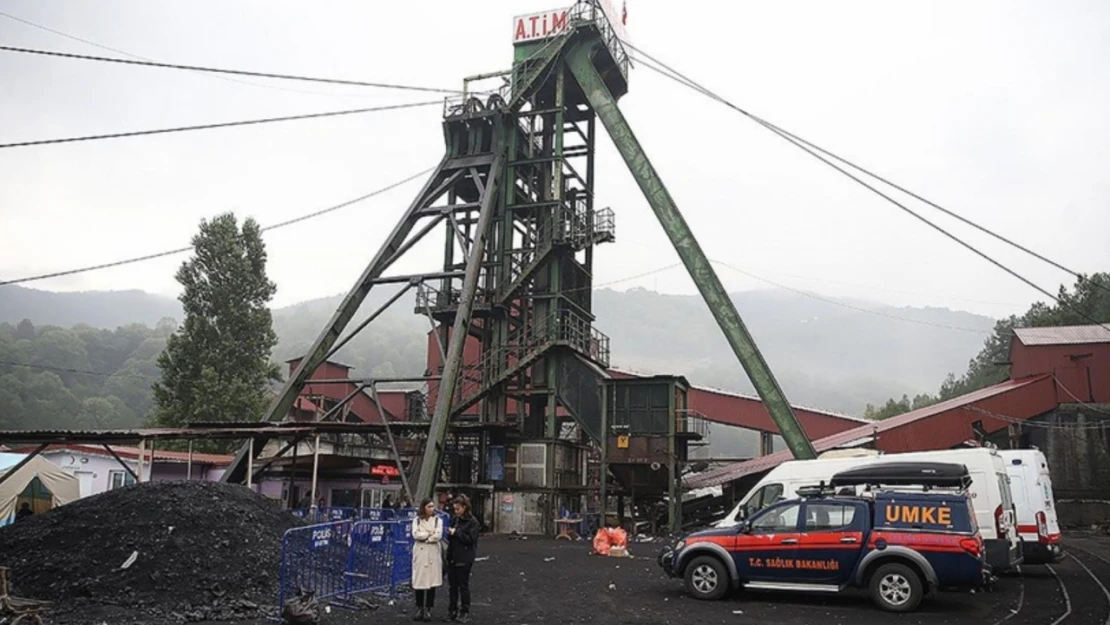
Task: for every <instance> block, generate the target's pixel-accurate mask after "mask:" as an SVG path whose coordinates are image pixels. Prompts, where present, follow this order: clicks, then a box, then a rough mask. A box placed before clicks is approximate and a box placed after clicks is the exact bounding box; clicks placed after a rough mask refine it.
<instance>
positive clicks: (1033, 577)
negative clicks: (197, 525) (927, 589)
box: [258, 534, 1110, 625]
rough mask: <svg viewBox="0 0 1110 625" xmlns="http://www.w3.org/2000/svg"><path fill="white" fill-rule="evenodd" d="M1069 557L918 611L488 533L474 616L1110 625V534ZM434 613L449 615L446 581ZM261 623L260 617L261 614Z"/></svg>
mask: <svg viewBox="0 0 1110 625" xmlns="http://www.w3.org/2000/svg"><path fill="white" fill-rule="evenodd" d="M1066 547H1067V551H1068V554H1069V555H1068V557H1067V558H1065V559H1064V561H1063V562H1061V563H1059V564H1058V565H1054V566H1052V567H1046V566H1027V567H1022V571H1021V573H1020V574H1014V575H1010V576H1006V577H1003V578H1002V579H1000V580H999V582H998V584H997V586H996V587H995V589H994V591H993V592H981V593H977V594H970V593H967V594H955V593H942V594H940V595H939V596H938V597H936V598H933V599H929V600H926V602H925V603H923V604H922V607H921V609H920V610H919V611H918V612H916V613H913V614H909V615H899V616H892V615H890V614H887V613H884V612H880V611H879V610H877V609H876V608H875V607H874V606H873V605H872V604H871V602H870V601H869V600H868V599H867V597H866V596H865V595H864V594H862V593H854V594H851V595H842V596H833V597H828V596H801V595H795V594H774V593H758V594H756V593H741V594H739V595H737V596H734V597H732V598H730V599H728V600H725V601H720V602H702V601H695V600H693V599H690V598H688V597H686V596H685V594H684V593H683V590H682V584H681V582H679V581H678V580H670V579H667V578H666V577H665V576H664V575H663V573H662V572H661V571H660V569H659V567H658V566H657V565H656V563H655V556H656V555H657V553H658V551H659V549H660V548H661V545H658V544H633V545H632V548H631V550H632V553H633V554H634V556H635V557H634V558H632V559H614V558H601V557H592V556H590V555H588V554H589V545H588V544H587V543H586V542H577V543H567V542H555V541H553V540H550V539H534V538H533V539H530V540H524V541H516V540H508V539H503V538H486V539H484V540H483V541H482V543H481V545H480V551H481V553H480V555H481V556H488V557H489V559H488V560H486V561H483V562H480V563H478V564H477V565H475V569H474V576H473V581H472V586H473V589H474V602H475V603H474V607H473V612H474V622H475V623H504V624H506V625H511V624H520V625H534V624H537V623H552V624H555V623H558V624H560V625H561V624H568V623H606V624H607V625H615V624H618V623H621V624H647V623H655V624H671V623H673V624H682V625H712V624H718V623H727V624H737V625H748V624H751V625H755V624H757V623H758V624H760V625H763V624H772V625H773V624H784V625H809V624H813V623H821V624H825V623H830V624H836V623H844V624H850V625H888V624H889V623H890V622H891V621H892V620H896V621H897V623H898V624H899V625H917V624H922V625H949V624H951V625H962V624H967V625H972V624H974V625H1001V624H1002V623H1005V624H1006V625H1104V624H1106V625H1110V590H1108V588H1110V538H1108V537H1105V536H1100V535H1095V534H1071V535H1069V536H1068V537H1067V538H1066ZM441 592H442V593H443V594H441V595H440V596H439V597H437V605H436V610H435V616H436V617H440V618H441V617H443V616H444V615H445V614H446V589H443V591H441ZM409 608H410V603H409V601H408V600H407V599H402V600H399V601H398V602H396V603H395V604H394V605H392V606H390V605H388V603H383V605H382V607H381V608H380V609H378V610H376V611H372V612H350V611H346V610H340V609H335V610H333V611H332V612H331V613H330V614H325V615H322V618H321V624H322V625H356V624H358V625H361V624H370V623H403V622H409V618H410V615H411V612H409ZM258 625H262V623H259V624H258Z"/></svg>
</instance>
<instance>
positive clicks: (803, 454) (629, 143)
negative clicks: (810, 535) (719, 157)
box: [567, 39, 817, 459]
mask: <svg viewBox="0 0 1110 625" xmlns="http://www.w3.org/2000/svg"><path fill="white" fill-rule="evenodd" d="M603 45H604V44H602V43H601V41H600V40H597V39H594V40H592V41H591V40H589V39H587V40H584V41H580V42H578V43H577V44H576V45H575V46H573V47H572V49H571V50H570V51H569V52H568V54H567V64H568V65H569V67H570V70H571V72H572V73H573V74H574V77H575V79H576V80H577V81H578V84H579V85H580V86H581V87H582V90H583V91H584V92H585V94H586V98H587V99H588V100H589V102H590V105H591V106H592V107H593V109H594V111H595V112H596V113H597V116H598V117H599V118H600V119H601V123H602V124H603V125H604V126H605V129H606V130H607V131H608V133H609V136H610V137H611V138H612V139H613V143H614V144H616V146H617V150H618V151H619V152H620V153H621V156H622V157H623V158H624V162H625V164H626V165H627V166H628V169H629V171H630V172H631V173H632V175H633V177H635V178H636V183H637V184H638V185H639V186H640V190H641V191H642V192H643V193H644V197H645V198H646V199H647V201H648V204H650V205H651V209H652V211H654V212H655V216H656V217H658V218H659V223H660V224H662V226H663V229H664V230H665V231H666V233H667V236H668V237H670V239H671V243H672V244H673V245H674V248H675V250H676V251H677V252H678V255H679V257H680V258H681V259H682V263H683V264H684V265H685V266H686V270H687V271H689V272H690V277H691V278H693V279H694V284H696V285H697V287H698V291H700V292H701V296H702V298H703V299H704V300H705V303H706V304H708V306H709V310H710V311H711V312H712V313H713V316H714V317H715V318H716V319H717V324H718V325H720V327H721V330H722V331H723V332H724V335H725V338H726V339H727V340H728V343H729V345H730V346H731V347H732V351H733V353H735V354H736V358H737V359H738V360H739V361H740V364H741V365H742V366H743V367H744V371H745V372H747V374H748V377H749V378H750V379H751V381H752V385H753V386H755V390H756V392H757V393H758V394H759V398H760V399H762V400H763V404H764V405H765V406H767V411H768V412H769V413H770V415H771V418H772V419H773V420H774V422H775V425H777V426H778V427H779V431H780V432H781V433H782V437H783V439H784V440H785V441H786V444H787V446H788V447H789V448H790V451H791V453H793V454H794V457H795V458H799V459H809V458H815V457H816V455H817V454H816V452H815V451H814V449H813V443H811V442H810V440H809V438H808V437H807V436H806V433H805V431H804V430H803V429H802V426H801V425H800V424H799V423H798V418H797V416H795V415H794V409H793V408H791V406H790V403H789V402H788V401H787V400H786V395H785V393H783V391H782V388H781V387H780V386H779V383H778V381H777V380H776V379H775V376H774V374H773V373H771V368H770V367H769V366H768V365H767V361H765V360H764V359H763V354H761V353H760V351H759V348H758V347H757V346H756V344H755V340H754V339H753V338H752V335H751V333H749V332H748V328H747V326H745V325H744V321H743V320H742V319H741V318H740V313H739V312H737V310H736V305H735V304H733V303H732V299H731V298H729V296H728V291H726V290H725V287H724V285H722V284H721V280H720V278H718V277H717V272H716V271H714V270H713V266H712V265H711V264H710V262H709V259H708V258H707V257H706V256H705V252H703V251H702V249H701V246H700V245H699V244H698V241H697V239H696V238H695V237H694V233H693V231H692V230H690V226H689V224H687V223H686V220H685V219H684V218H683V217H682V213H681V212H679V210H678V206H676V205H675V202H674V199H673V198H672V197H671V194H670V193H669V192H668V191H667V188H666V187H665V186H664V185H663V180H662V178H660V176H659V173H658V172H656V171H655V168H654V167H653V166H652V164H651V161H650V160H648V157H647V154H646V153H645V152H644V149H643V147H642V146H641V145H640V142H639V141H638V140H637V139H636V135H635V134H633V132H632V127H631V126H629V124H628V121H627V120H626V119H625V118H624V115H623V114H622V113H621V110H620V108H619V107H618V106H617V101H616V99H615V98H614V97H613V95H612V94H611V93H610V92H609V88H608V87H607V86H606V84H605V81H604V79H603V78H602V77H601V75H600V74H599V73H598V71H597V68H596V67H595V65H594V60H593V59H594V53H595V51H596V50H598V49H599V48H600V47H602V46H603Z"/></svg>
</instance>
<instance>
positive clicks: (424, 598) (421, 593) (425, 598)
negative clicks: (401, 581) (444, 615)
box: [413, 588, 436, 608]
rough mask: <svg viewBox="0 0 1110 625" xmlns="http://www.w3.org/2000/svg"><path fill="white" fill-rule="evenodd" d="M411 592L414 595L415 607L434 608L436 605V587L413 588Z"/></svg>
mask: <svg viewBox="0 0 1110 625" xmlns="http://www.w3.org/2000/svg"><path fill="white" fill-rule="evenodd" d="M413 594H415V595H416V607H418V608H434V607H435V605H436V589H435V588H429V589H427V590H414V591H413Z"/></svg>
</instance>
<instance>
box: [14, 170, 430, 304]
mask: <svg viewBox="0 0 1110 625" xmlns="http://www.w3.org/2000/svg"><path fill="white" fill-rule="evenodd" d="M434 169H435V167H430V168H428V169H425V170H424V171H421V172H419V173H416V174H413V175H411V176H409V177H407V178H404V179H402V180H398V181H397V182H394V183H392V184H390V185H388V186H385V187H382V188H380V189H377V190H375V191H371V192H370V193H366V194H364V195H360V196H358V197H356V198H352V199H350V200H347V201H345V202H341V203H339V204H335V205H333V206H329V207H327V208H324V209H322V210H318V211H315V212H312V213H309V214H307V215H301V216H300V217H296V218H293V219H289V220H286V221H282V222H279V223H276V224H272V225H269V226H265V227H263V228H261V229H260V230H261V231H262V232H268V231H270V230H277V229H278V228H284V227H286V226H291V225H293V224H295V223H300V222H302V221H306V220H308V219H312V218H315V217H319V216H321V215H325V214H327V213H330V212H333V211H337V210H339V209H341V208H345V207H347V206H350V205H352V204H355V203H357V202H362V201H363V200H368V199H370V198H372V197H374V196H376V195H381V194H383V193H385V192H387V191H392V190H393V189H396V188H397V187H399V186H401V185H403V184H405V183H407V182H411V181H413V180H416V179H417V178H420V177H421V176H424V175H426V174H428V173H430V172H431V171H432V170H434ZM192 249H193V248H192V246H187V247H179V248H175V249H172V250H166V251H164V252H156V253H154V254H147V255H145V256H137V257H134V258H126V259H123V260H117V261H114V262H110V263H102V264H99V265H92V266H88V267H79V268H77V269H67V270H65V271H55V272H52V273H44V274H40V275H37V276H27V277H25V278H16V279H14V280H6V281H0V286H8V285H12V284H23V283H25V282H34V281H36V280H46V279H47V278H58V277H61V276H71V275H75V274H79V273H88V272H90V271H97V270H99V269H108V268H111V267H119V266H122V265H131V264H134V263H140V262H143V261H147V260H153V259H155V258H163V257H166V256H173V255H175V254H183V253H185V252H190V251H192Z"/></svg>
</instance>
